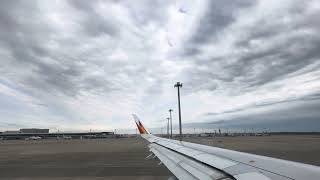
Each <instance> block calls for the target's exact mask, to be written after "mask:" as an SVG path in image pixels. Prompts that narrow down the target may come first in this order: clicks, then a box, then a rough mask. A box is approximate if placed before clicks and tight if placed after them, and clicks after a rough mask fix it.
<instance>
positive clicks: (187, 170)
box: [134, 115, 320, 180]
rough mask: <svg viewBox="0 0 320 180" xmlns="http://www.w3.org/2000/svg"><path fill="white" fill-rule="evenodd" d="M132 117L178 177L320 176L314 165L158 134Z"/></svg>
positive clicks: (283, 179)
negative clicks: (149, 130) (151, 132)
mask: <svg viewBox="0 0 320 180" xmlns="http://www.w3.org/2000/svg"><path fill="white" fill-rule="evenodd" d="M134 119H135V122H136V125H137V127H138V129H139V132H140V134H141V136H142V137H143V138H144V139H146V140H147V141H149V142H150V144H149V148H150V151H151V152H152V153H153V154H154V155H155V156H157V157H158V158H159V159H160V160H161V162H162V163H163V164H164V165H165V166H166V167H167V168H168V169H169V170H170V171H171V172H172V173H173V174H174V175H175V176H176V177H177V178H178V179H183V180H188V179H201V180H203V179H217V180H235V179H236V180H309V179H310V180H320V167H318V166H313V165H308V164H302V163H297V162H292V161H287V160H281V159H276V158H271V157H266V156H259V155H254V154H249V153H243V152H238V151H232V150H227V149H223V148H217V147H211V146H205V145H200V144H195V143H189V142H184V141H177V140H172V139H166V138H160V137H157V136H154V135H152V134H150V133H149V132H148V131H147V130H146V128H145V127H144V126H143V125H142V123H141V121H140V120H139V119H138V117H137V116H136V115H134Z"/></svg>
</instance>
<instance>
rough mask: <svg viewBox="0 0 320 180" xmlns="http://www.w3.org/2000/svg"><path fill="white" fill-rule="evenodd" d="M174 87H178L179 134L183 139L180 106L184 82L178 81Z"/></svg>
mask: <svg viewBox="0 0 320 180" xmlns="http://www.w3.org/2000/svg"><path fill="white" fill-rule="evenodd" d="M174 87H176V88H177V89H178V109H179V134H180V141H182V127H181V108H180V88H181V87H182V83H180V82H177V83H176V84H175V85H174Z"/></svg>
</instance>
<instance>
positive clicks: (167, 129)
mask: <svg viewBox="0 0 320 180" xmlns="http://www.w3.org/2000/svg"><path fill="white" fill-rule="evenodd" d="M167 120H168V124H167V135H168V138H169V120H170V118H167Z"/></svg>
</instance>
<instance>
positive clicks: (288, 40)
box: [0, 0, 320, 131]
mask: <svg viewBox="0 0 320 180" xmlns="http://www.w3.org/2000/svg"><path fill="white" fill-rule="evenodd" d="M319 17H320V2H319V1H317V0H313V1H312V0H310V1H303V0H281V1H279V0H260V1H254V0H223V1H220V0H208V1H205V0H201V1H193V0H189V1H173V0H161V1H155V0H152V1H151V0H150V1H149V0H138V1H131V0H114V1H111V0H110V1H98V0H97V1H87V0H77V1H62V0H57V1H52V0H38V1H36V0H32V1H23V0H21V1H18V0H16V1H0V73H1V76H0V130H5V129H17V128H22V127H41V128H50V129H51V130H53V131H55V130H57V129H61V130H65V131H67V130H88V129H94V130H111V129H115V128H117V129H119V128H120V129H132V128H135V127H134V123H133V120H132V118H131V114H132V113H135V114H137V115H138V116H140V118H141V119H142V120H143V122H145V124H146V126H147V127H161V126H163V125H165V122H164V119H165V118H166V117H167V116H168V112H167V110H168V109H169V108H173V109H174V113H173V120H174V123H176V122H177V118H178V116H177V90H176V89H175V88H174V87H173V85H174V83H175V82H177V81H180V82H182V83H183V87H182V89H181V94H182V114H183V116H182V119H183V122H184V123H198V122H222V121H223V122H224V121H235V120H237V119H248V120H250V121H252V122H254V121H258V120H264V121H278V120H284V119H285V120H286V121H287V122H290V119H291V118H293V119H295V121H300V123H301V122H306V123H307V122H309V121H308V119H316V120H319V118H320V113H319V110H320V91H319V90H320V21H319ZM302 124H303V123H302ZM314 128H315V129H313V130H319V131H320V127H319V126H317V127H314ZM317 128H319V129H317Z"/></svg>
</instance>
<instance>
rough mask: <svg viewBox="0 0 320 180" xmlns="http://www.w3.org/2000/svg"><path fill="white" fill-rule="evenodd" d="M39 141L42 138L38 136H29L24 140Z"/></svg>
mask: <svg viewBox="0 0 320 180" xmlns="http://www.w3.org/2000/svg"><path fill="white" fill-rule="evenodd" d="M40 139H42V138H41V137H39V136H31V137H27V138H26V139H25V140H40Z"/></svg>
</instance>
